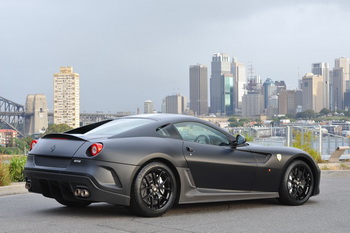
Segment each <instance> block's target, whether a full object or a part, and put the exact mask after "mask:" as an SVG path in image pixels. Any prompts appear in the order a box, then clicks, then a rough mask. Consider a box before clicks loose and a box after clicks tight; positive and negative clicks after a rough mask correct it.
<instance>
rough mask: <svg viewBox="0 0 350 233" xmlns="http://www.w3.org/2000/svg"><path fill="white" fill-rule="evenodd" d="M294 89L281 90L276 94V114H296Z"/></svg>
mask: <svg viewBox="0 0 350 233" xmlns="http://www.w3.org/2000/svg"><path fill="white" fill-rule="evenodd" d="M296 92H297V91H295V90H282V91H281V92H280V93H279V94H278V114H283V115H286V114H293V115H294V114H296V109H297V105H298V103H297V101H296V100H297V97H296Z"/></svg>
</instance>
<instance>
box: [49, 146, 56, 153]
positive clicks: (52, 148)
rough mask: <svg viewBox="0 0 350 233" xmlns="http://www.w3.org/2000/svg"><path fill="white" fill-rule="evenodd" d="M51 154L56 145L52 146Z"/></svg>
mask: <svg viewBox="0 0 350 233" xmlns="http://www.w3.org/2000/svg"><path fill="white" fill-rule="evenodd" d="M50 149H51V153H52V152H53V151H54V150H55V149H56V145H53V146H52V147H51V148H50Z"/></svg>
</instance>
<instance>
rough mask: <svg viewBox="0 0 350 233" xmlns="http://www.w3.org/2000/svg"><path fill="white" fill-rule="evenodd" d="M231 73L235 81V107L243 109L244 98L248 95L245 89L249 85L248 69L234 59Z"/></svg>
mask: <svg viewBox="0 0 350 233" xmlns="http://www.w3.org/2000/svg"><path fill="white" fill-rule="evenodd" d="M231 73H232V74H233V78H234V79H235V85H234V86H235V102H236V103H235V106H236V108H238V109H242V98H243V95H245V94H246V93H247V92H246V87H245V86H246V85H247V75H246V73H247V72H246V67H245V65H244V64H243V63H239V62H238V61H237V58H233V61H232V64H231Z"/></svg>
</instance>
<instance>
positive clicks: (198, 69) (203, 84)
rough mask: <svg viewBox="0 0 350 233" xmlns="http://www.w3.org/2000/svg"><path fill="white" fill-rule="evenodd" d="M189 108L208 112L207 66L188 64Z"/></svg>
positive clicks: (198, 112) (203, 112)
mask: <svg viewBox="0 0 350 233" xmlns="http://www.w3.org/2000/svg"><path fill="white" fill-rule="evenodd" d="M190 110H192V111H193V113H194V114H195V115H207V114H208V68H207V67H206V66H203V65H193V66H190Z"/></svg>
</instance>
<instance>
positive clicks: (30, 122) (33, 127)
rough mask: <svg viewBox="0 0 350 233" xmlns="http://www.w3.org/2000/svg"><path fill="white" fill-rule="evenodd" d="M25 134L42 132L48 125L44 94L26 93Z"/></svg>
mask: <svg viewBox="0 0 350 233" xmlns="http://www.w3.org/2000/svg"><path fill="white" fill-rule="evenodd" d="M25 112H26V113H27V114H26V117H25V135H34V134H42V133H44V132H45V131H46V129H47V127H48V115H47V113H48V109H47V101H46V96H45V95H43V94H35V95H28V96H27V100H26V105H25Z"/></svg>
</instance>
